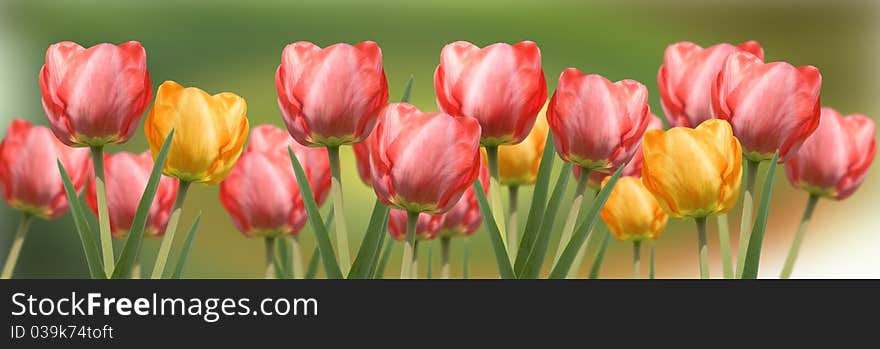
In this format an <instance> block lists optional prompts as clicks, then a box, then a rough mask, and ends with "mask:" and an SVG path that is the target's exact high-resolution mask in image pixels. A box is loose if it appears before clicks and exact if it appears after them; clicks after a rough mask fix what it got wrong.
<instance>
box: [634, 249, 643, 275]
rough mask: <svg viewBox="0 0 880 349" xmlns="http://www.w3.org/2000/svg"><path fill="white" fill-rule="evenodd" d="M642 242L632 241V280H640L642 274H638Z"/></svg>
mask: <svg viewBox="0 0 880 349" xmlns="http://www.w3.org/2000/svg"><path fill="white" fill-rule="evenodd" d="M641 249H642V242H641V241H639V240H636V241H633V279H641V278H642V273H640V272H639V264H641V261H640V259H641V258H642V256H641V255H642V251H641Z"/></svg>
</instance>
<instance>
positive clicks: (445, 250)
mask: <svg viewBox="0 0 880 349" xmlns="http://www.w3.org/2000/svg"><path fill="white" fill-rule="evenodd" d="M451 242H452V239H450V238H446V237H445V238H440V278H442V279H449V244H450V243H451Z"/></svg>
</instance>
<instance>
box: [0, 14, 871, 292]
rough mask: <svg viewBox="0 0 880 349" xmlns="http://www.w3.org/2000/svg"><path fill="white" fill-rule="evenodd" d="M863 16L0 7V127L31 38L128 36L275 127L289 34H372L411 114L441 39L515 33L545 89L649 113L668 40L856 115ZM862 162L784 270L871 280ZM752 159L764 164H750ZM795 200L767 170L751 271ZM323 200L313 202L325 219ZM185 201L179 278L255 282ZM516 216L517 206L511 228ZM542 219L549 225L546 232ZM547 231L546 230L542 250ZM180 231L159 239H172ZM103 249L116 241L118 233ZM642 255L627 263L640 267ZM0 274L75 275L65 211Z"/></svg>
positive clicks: (784, 228) (866, 22)
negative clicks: (717, 52) (785, 81)
mask: <svg viewBox="0 0 880 349" xmlns="http://www.w3.org/2000/svg"><path fill="white" fill-rule="evenodd" d="M878 14H880V11H878V6H877V5H876V4H874V3H872V2H870V1H864V2H853V1H850V2H846V1H835V2H821V1H815V2H814V1H769V0H764V1H738V2H734V3H728V2H722V1H657V2H654V1H644V0H643V1H605V2H588V1H459V0H446V1H436V2H433V1H417V2H416V1H413V2H402V1H401V2H393V1H330V0H323V1H315V2H293V1H272V2H269V1H183V0H171V1H169V0H157V1H3V2H2V5H0V125H2V126H0V127H2V128H3V131H2V134H5V133H6V132H5V130H6V128H7V127H8V125H9V123H10V121H11V120H12V119H13V118H19V117H20V118H26V119H29V120H31V121H32V122H34V123H37V124H42V125H46V124H47V122H46V120H45V116H44V114H43V110H42V108H41V106H40V92H39V85H38V83H37V76H38V72H39V69H40V67H41V66H42V64H43V62H44V54H45V50H46V48H47V47H48V46H49V45H50V44H52V43H54V42H58V41H63V40H72V41H75V42H78V43H80V44H82V45H84V46H92V45H94V44H97V43H101V42H112V43H120V42H123V41H127V40H138V41H141V42H142V43H143V45H144V47H146V49H147V58H148V67H149V69H150V73H151V76H152V79H153V83H154V85H155V86H154V88H155V87H156V86H158V84H160V83H161V82H162V81H164V80H175V81H177V82H179V83H181V84H183V85H187V86H190V85H194V86H198V87H201V88H203V89H205V90H207V91H209V92H211V93H217V92H221V91H232V92H235V93H237V94H240V95H242V96H244V97H245V98H246V99H247V102H248V107H249V110H248V116H249V118H250V120H251V125H258V124H263V123H270V124H275V125H279V126H280V125H282V122H281V117H280V114H279V111H278V107H277V104H276V96H277V95H276V92H275V84H274V74H275V69H276V67H277V65H278V63H279V62H280V54H281V50H282V48H283V47H284V45H286V44H288V43H291V42H294V41H299V40H307V41H311V42H314V43H316V44H318V45H320V46H326V45H330V44H333V43H336V42H348V43H356V42H359V41H362V40H373V41H376V42H378V43H379V44H380V46H381V47H382V51H383V54H384V64H385V71H386V73H387V76H388V81H389V85H390V94H391V96H392V97H391V98H392V99H397V98H399V96H400V95H401V92H402V89H403V85H404V83H405V81H406V80H407V78H409V76H410V75H412V76H414V78H415V84H414V90H413V99H412V100H413V103H414V104H416V105H418V106H419V107H420V108H422V109H425V110H436V104H435V102H434V89H433V80H432V77H433V72H434V68H435V67H436V65H437V63H438V60H439V53H440V49H441V48H442V47H443V45H445V44H447V43H449V42H452V41H456V40H467V41H471V42H473V43H475V44H477V45H480V46H483V45H486V44H490V43H494V42H516V41H521V40H533V41H535V42H537V43H538V44H539V45H540V47H541V50H542V53H543V60H544V70H545V73H546V76H547V84H548V86H549V88H550V89H551V92H552V89H553V88H554V87H555V85H556V80H557V77H558V76H559V73H560V72H561V71H562V70H563V69H564V68H566V67H569V66H572V67H577V68H579V69H581V70H583V71H585V72H591V73H599V74H602V75H604V76H606V77H608V78H609V79H611V80H620V79H624V78H631V79H636V80H639V81H641V82H643V83H644V84H645V85H647V86H648V88H649V90H650V93H651V97H650V102H651V108H652V110H653V111H654V112H655V113H657V114H658V115H660V116H662V109H661V108H660V103H659V97H658V96H659V94H658V92H657V82H656V81H657V80H656V77H657V69H658V68H659V66H660V64H661V63H662V59H663V51H664V49H665V48H666V46H667V45H669V44H671V43H674V42H677V41H682V40H688V41H694V42H696V43H698V44H700V45H703V46H708V45H712V44H714V43H718V42H732V43H739V42H742V41H745V40H757V41H759V42H760V43H761V44H762V45H763V47H764V49H765V52H766V59H767V60H768V61H777V60H785V61H789V62H791V63H793V64H795V65H806V64H810V65H815V66H817V67H819V69H820V70H821V72H822V74H823V86H822V102H823V104H825V105H827V106H832V107H834V108H837V109H838V110H840V111H841V112H843V113H845V114H849V113H855V112H860V113H864V114H867V115H869V116H872V117H874V119H875V120H877V117H878V116H880V103H878V102H877V101H878V99H877V96H878V95H880V86H878V84H880V82H878V81H880V79H878V77H880V76H878V68H877V63H876V62H877V61H878V53H880V41H878V35H877V34H878V29H880V28H878V27H880V21H877V18H878V17H877V16H878ZM146 147H147V145H146V141H145V138H144V136H143V134H142V132H138V133H137V135H136V136H135V137H134V138H133V139H132V140H131V141H130V142H129V143H127V144H125V145H123V146H114V147H109V148H108V151H110V152H117V151H133V152H140V151H143V150H144V149H146ZM342 154H343V155H342V156H343V172H344V173H343V183H344V184H343V185H344V187H345V195H346V208H347V213H348V214H349V216H348V218H347V219H348V226H349V227H350V230H352V237H351V240H352V241H353V245H354V246H353V247H352V248H353V253H354V252H355V251H354V248H356V247H357V246H358V242H359V241H360V239H361V237H362V235H363V227H365V226H366V221H367V220H368V218H369V213H370V212H369V210H370V209H371V207H372V203H373V200H374V194H373V192H372V190H371V189H369V188H368V187H366V186H365V185H363V184H362V183H361V182H360V181H359V179H358V177H357V174H356V171H355V168H354V159H353V156H352V153H351V150H350V148H344V149H343V153H342ZM557 163H558V162H557ZM874 167H875V168H873V169H872V170H871V171H870V172H869V174H868V177H867V180H866V181H865V183H864V184H863V186H862V188H861V189H860V190H859V191H858V192H857V193H856V194H855V195H854V196H853V197H851V198H849V199H848V200H846V201H843V202H832V201H828V200H822V201H821V202H820V204H819V206H818V209H817V212H816V214H815V215H814V217H813V222H812V223H811V226H810V229H809V232H808V234H807V237H806V239H805V241H804V244H803V249H802V251H801V258H800V260H799V261H798V265H797V266H796V268H795V271H794V276H795V277H811V278H851V277H854V278H876V277H880V221H878V219H877V212H878V204H877V198H878V197H880V173H878V171H880V170H878V169H877V168H876V167H877V166H874ZM765 168H766V165H765V167H762V170H761V171H762V173H763V172H764V169H765ZM556 170H557V171H558V166H557V169H556ZM34 175H39V174H34ZM762 177H763V175H762ZM760 180H761V179H760V178H759V181H760ZM759 183H760V182H759ZM573 187H574V185H570V186H569V193H568V195H567V196H566V198H567V199H566V203H563V205H562V208H561V209H560V215H559V217H558V219H559V220H563V219H564V216H565V212H567V209H568V205H569V204H568V202H570V198H571V196H572V192H573V189H574V188H573ZM530 196H531V195H530V189H526V192H525V193H523V194H521V199H522V202H521V203H520V207H528V206H527V200H528V199H529V198H530ZM806 198H807V195H806V194H805V193H803V192H800V191H797V190H795V189H793V188H792V187H791V186H790V185H789V184H788V182H787V180H786V178H785V175H784V172H783V170H782V169H781V168H780V169H779V170H778V173H777V182H776V186H775V188H774V192H773V203H772V208H771V212H770V217H771V218H770V223H769V226H768V230H767V233H766V240H765V245H764V253H763V256H762V259H761V262H762V264H761V270H760V273H761V276H762V277H776V276H777V275H778V273H779V270H780V268H781V264H782V262H783V259H784V258H785V253H786V251H787V249H788V246H789V244H790V241H791V239H792V236H793V234H794V231H795V229H796V226H797V223H798V221H799V219H800V216H801V213H802V210H803V208H804V205H805V203H806ZM325 206H329V205H325ZM327 208H328V207H324V211H325V212H326V210H327ZM199 210H201V211H203V212H204V218H205V219H203V220H202V226H201V229H200V232H199V234H198V237H197V238H196V242H195V246H194V248H193V250H192V254H191V259H190V263H189V264H188V268H187V271H186V274H185V276H186V277H193V278H259V277H262V275H263V271H264V267H263V242H262V241H260V240H257V239H248V238H245V237H244V236H243V235H242V234H240V233H239V232H237V231H236V230H235V228H234V227H233V225H232V222H231V220H230V219H229V217H228V215H227V214H226V212H225V211H224V210H223V208H222V207H221V206H220V203H219V201H218V188H217V186H212V187H208V186H203V185H197V186H195V187H194V188H193V189H191V190H190V194H189V197H188V198H187V204H186V207H185V210H184V215H183V218H182V221H181V222H182V223H181V226H182V227H187V226H188V225H189V223H190V222H191V221H192V219H193V218H194V215H195V214H196V212H197V211H199ZM525 214H526V213H525V212H523V213H522V215H523V216H522V217H521V219H520V220H521V221H524V220H525ZM730 217H731V219H730V220H731V222H739V218H738V217H739V209H738V208H737V209H736V210H735V211H734V212H731V215H730ZM18 219H19V215H18V214H17V212H15V211H13V210H11V209H9V208H8V207H7V206H5V205H0V257H2V258H5V255H6V253H7V251H8V249H9V244H10V243H11V241H12V235H13V233H14V229H15V227H16V225H17V224H18ZM93 226H94V225H93ZM556 226H557V227H558V228H561V226H562V224H561V223H560V224H557V225H556ZM709 226H710V242H709V243H710V256H711V257H712V260H713V265H712V271H713V276H715V277H719V276H720V275H721V266H720V260H719V255H720V253H719V250H718V241H717V234H715V228H716V226H715V224H714V222H710V225H709ZM181 230H185V228H181ZM738 230H739V229H738V227H737V224H734V225H733V226H732V227H731V233H732V244H733V247H734V248H736V241H737V234H736V232H737V231H738ZM558 234H559V232H558V229H557V232H556V235H555V236H554V240H553V241H552V242H551V250H550V251H549V252H548V255H550V256H552V254H553V250H552V249H553V247H555V246H556V240H557V239H558ZM183 235H184V234H178V236H177V237H178V238H179V239H182V238H183ZM598 235H599V234H596V236H598ZM301 238H302V241H303V244H304V247H305V248H304V251H306V252H307V253H310V252H311V250H312V248H313V246H314V238H313V233H312V232H311V230H310V229H309V228H308V227H307V228H306V229H305V230H304V231H303V232H302V236H301ZM594 241H597V240H594ZM116 243H117V245H116V248H117V251H119V249H120V248H121V243H120V242H119V241H117V242H116ZM158 245H159V241H158V240H155V239H151V240H147V241H145V243H144V248H145V249H144V253H143V264H144V266H145V269H146V270H147V271H149V270H150V269H151V266H152V261H153V259H154V258H155V254H156V250H157V249H158ZM425 245H430V244H423V245H422V247H421V251H420V255H421V256H423V257H424V256H426V255H427V254H428V253H427V248H426V246H425ZM433 245H435V246H433V247H430V248H432V249H433V257H434V268H435V269H434V270H435V272H436V270H438V265H437V263H438V257H439V243H434V244H433ZM597 245H598V243H594V244H593V246H594V247H595V246H597ZM175 246H178V245H175ZM470 246H471V254H470V255H471V275H472V277H496V275H497V267H496V265H495V261H494V256H493V255H492V249H491V246H490V244H489V238H488V236H487V235H486V232H485V231H484V230H481V231H479V232H477V233H476V234H475V235H474V236H473V237H471V239H470ZM461 247H462V241H460V240H458V241H455V242H454V243H453V257H452V261H453V264H452V268H453V271H454V272H453V275H459V273H460V271H461V251H462V248H461ZM656 248H657V275H658V277H665V278H691V277H696V276H697V275H698V269H697V255H696V241H695V233H694V227H693V223H692V222H691V221H671V222H670V225H669V228H668V230H667V232H666V235H665V236H664V237H663V238H662V239H660V240H659V241H658V242H657V247H656ZM401 250H402V248H401V247H400V244H399V243H398V244H397V246H396V247H395V251H394V254H393V255H392V258H391V260H390V263H389V265H388V269H387V272H386V276H388V277H396V276H397V273H398V270H399V263H400V254H401ZM117 255H118V252H117ZM591 255H592V252H591V253H590V254H588V257H587V261H586V262H585V263H584V265H583V266H582V269H581V275H585V274H586V273H587V271H588V270H589V259H590V258H591ZM306 257H308V256H306ZM172 258H174V257H173V256H172ZM646 258H647V256H646V255H643V260H644V259H646ZM548 259H549V257H548ZM630 261H631V247H630V244H627V243H622V242H618V241H611V243H610V245H609V249H608V255H607V258H606V260H605V264H604V265H603V269H602V274H601V276H602V277H608V278H618V277H629V276H630V273H631V262H630ZM427 264H428V263H427V262H425V261H424V260H422V261H421V262H420V267H421V268H422V272H421V273H422V274H424V272H425V270H424V269H425V268H426V265H427ZM645 269H647V266H646V265H644V267H643V270H645ZM15 275H16V276H17V277H29V278H72V277H87V276H88V271H87V268H86V265H85V260H84V258H83V256H82V250H81V247H80V243H79V240H78V238H77V235H76V232H75V230H74V226H73V221H72V220H71V218H70V216H69V215H65V216H64V217H62V218H60V219H58V220H55V221H43V220H36V221H35V222H34V223H33V224H32V226H31V231H30V233H29V235H28V237H27V240H26V242H25V245H24V248H23V250H22V257H21V259H20V261H19V264H18V268H17V270H16V274H15Z"/></svg>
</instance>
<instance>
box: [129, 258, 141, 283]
mask: <svg viewBox="0 0 880 349" xmlns="http://www.w3.org/2000/svg"><path fill="white" fill-rule="evenodd" d="M140 278H141V254H140V253H138V255H137V256H135V257H134V265H133V266H132V267H131V279H132V280H137V279H140Z"/></svg>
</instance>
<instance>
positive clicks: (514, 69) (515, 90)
mask: <svg viewBox="0 0 880 349" xmlns="http://www.w3.org/2000/svg"><path fill="white" fill-rule="evenodd" d="M434 90H435V91H436V93H437V105H438V106H439V107H440V110H442V111H443V112H444V113H447V114H449V115H453V116H468V117H472V118H474V119H477V120H478V121H479V122H480V127H481V129H482V136H481V137H482V138H481V139H480V142H481V143H482V144H483V145H484V146H496V145H503V144H517V143H519V142H521V141H522V140H523V139H525V138H526V135H528V134H529V130H531V129H532V125H533V124H534V123H535V117H536V116H537V115H538V111H539V110H541V106H542V105H543V104H544V103H545V102H546V100H547V82H546V80H545V79H544V71H543V70H542V68H541V50H540V49H539V48H538V45H536V44H535V43H534V42H531V41H523V42H520V43H517V44H514V45H508V44H503V43H498V44H493V45H489V46H486V47H485V48H482V49H481V48H479V47H477V46H474V45H473V44H471V43H469V42H466V41H457V42H454V43H451V44H448V45H446V46H445V47H443V51H442V52H441V53H440V64H439V65H438V66H437V70H436V71H435V72H434Z"/></svg>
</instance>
